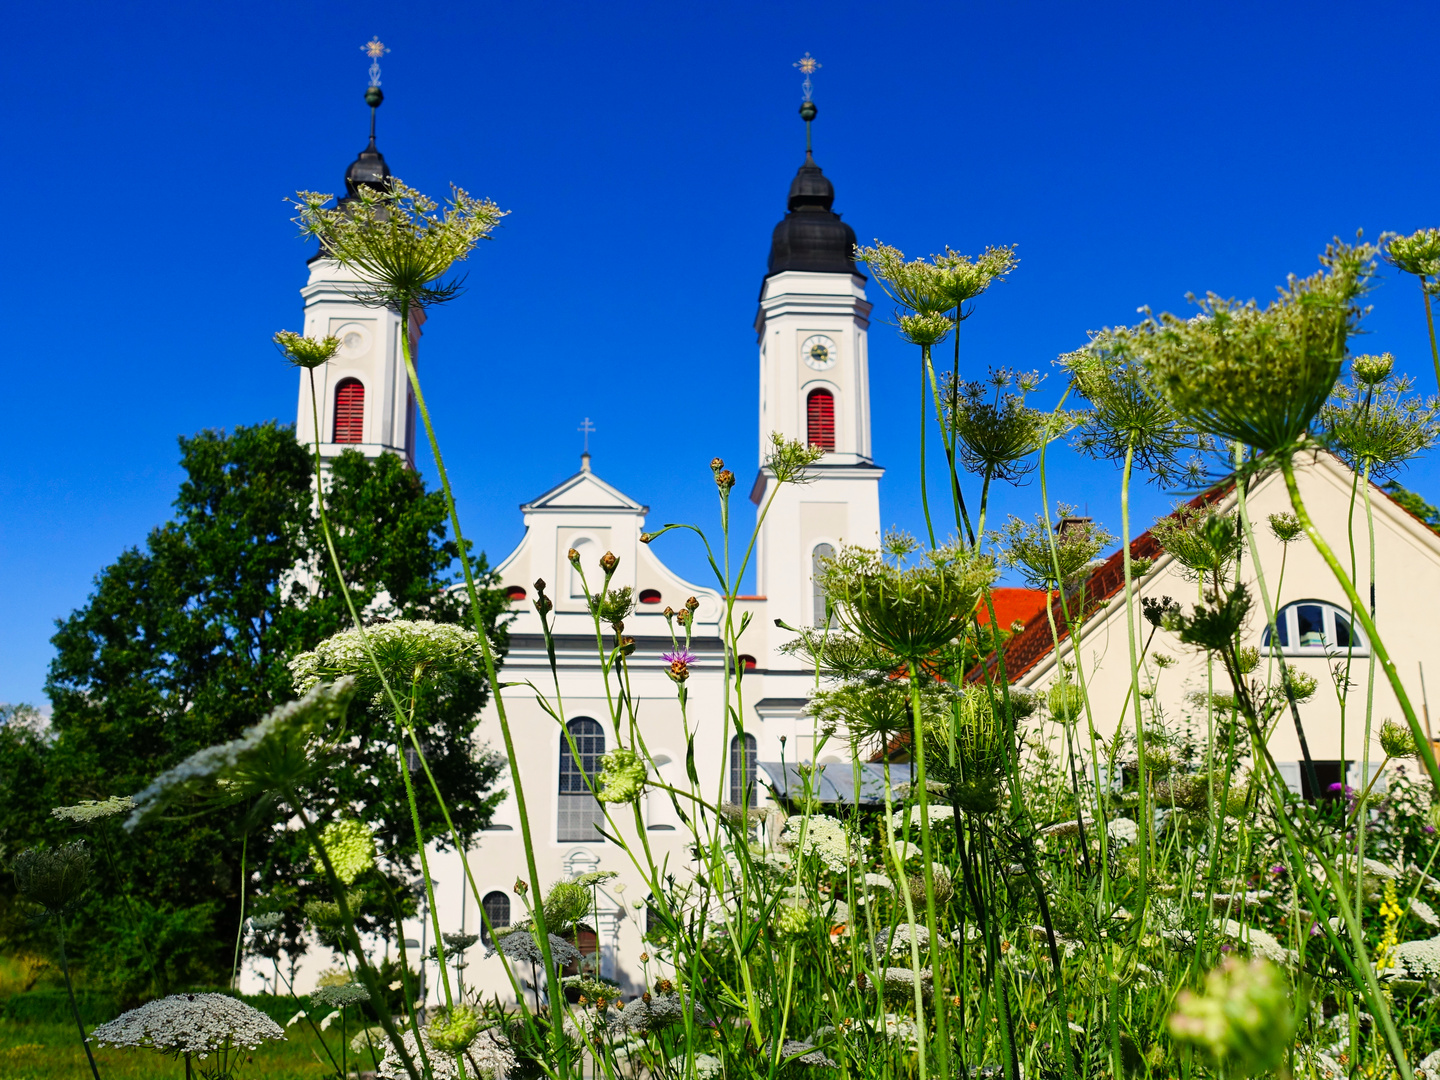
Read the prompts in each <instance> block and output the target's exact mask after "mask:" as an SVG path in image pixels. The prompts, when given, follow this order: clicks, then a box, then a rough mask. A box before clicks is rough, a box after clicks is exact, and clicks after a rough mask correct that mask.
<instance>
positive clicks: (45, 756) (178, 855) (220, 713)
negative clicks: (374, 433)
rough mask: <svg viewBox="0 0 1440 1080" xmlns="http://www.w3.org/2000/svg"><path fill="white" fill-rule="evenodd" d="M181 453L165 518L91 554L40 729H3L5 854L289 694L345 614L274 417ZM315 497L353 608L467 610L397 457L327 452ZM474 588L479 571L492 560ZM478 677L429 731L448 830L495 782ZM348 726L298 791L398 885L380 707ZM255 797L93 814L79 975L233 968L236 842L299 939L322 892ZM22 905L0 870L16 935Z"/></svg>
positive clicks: (394, 791) (115, 976) (191, 977)
mask: <svg viewBox="0 0 1440 1080" xmlns="http://www.w3.org/2000/svg"><path fill="white" fill-rule="evenodd" d="M180 449H181V465H182V467H183V468H184V470H185V474H186V479H185V481H184V482H183V483H182V484H181V487H180V492H179V495H178V497H177V499H176V501H175V504H174V505H175V515H174V517H173V519H172V520H171V521H169V522H167V523H166V524H164V525H162V526H160V527H159V528H157V529H155V530H154V531H153V532H152V533H151V534H150V536H149V537H148V539H147V540H146V543H145V547H144V549H143V550H141V549H138V548H132V549H130V550H128V551H125V552H123V553H122V554H121V555H120V557H119V558H118V559H117V560H116V561H115V562H114V563H113V564H112V565H110V566H108V567H106V568H105V569H104V570H102V571H101V572H100V574H99V575H98V576H97V577H96V579H95V589H94V592H93V594H92V595H91V597H90V599H89V600H88V602H87V603H86V604H85V606H84V607H82V608H80V609H79V610H77V611H75V612H73V613H72V614H71V615H70V616H69V617H68V618H65V619H62V620H59V622H58V624H57V626H58V630H57V632H56V634H55V636H54V638H53V639H52V640H53V642H54V645H55V648H56V653H57V655H56V657H55V659H54V661H53V662H52V664H51V669H50V675H49V679H48V681H47V684H46V690H47V693H48V694H49V696H50V700H51V702H52V704H53V708H54V711H53V714H52V716H51V718H50V722H49V725H48V726H47V727H43V728H41V727H39V726H37V725H36V724H35V723H34V722H26V723H15V722H14V721H13V720H12V722H10V723H3V724H0V789H4V788H6V787H8V786H9V785H12V784H19V785H20V786H22V787H23V789H24V797H23V798H13V799H6V800H5V803H4V805H3V806H0V840H3V842H4V844H5V845H6V848H7V849H8V850H9V851H11V852H13V851H15V850H18V848H19V847H21V846H24V845H26V844H34V843H43V842H49V843H55V842H60V841H62V840H63V839H66V838H69V837H70V836H71V835H72V834H73V829H74V826H71V825H66V824H62V823H60V822H57V821H54V820H53V819H52V818H50V817H49V810H50V808H51V807H55V806H61V805H70V804H74V803H77V802H79V801H81V800H85V799H104V798H106V797H108V796H112V795H128V794H133V793H135V792H137V791H139V790H140V789H141V788H143V787H144V786H145V785H146V784H147V783H148V782H149V781H150V780H151V779H152V778H153V777H154V776H156V775H157V774H158V773H160V772H161V771H163V770H164V769H166V768H168V767H169V766H171V765H173V764H175V763H176V762H177V761H179V760H181V759H183V758H184V757H185V756H186V755H188V754H190V753H193V752H194V751H195V750H198V749H200V748H203V747H205V746H207V745H210V744H213V743H216V742H220V741H222V740H226V739H231V738H234V737H235V736H237V735H238V734H239V733H240V732H241V731H242V730H243V729H244V728H245V727H246V726H248V725H250V724H252V723H254V722H255V721H256V720H258V719H259V718H260V717H261V716H262V715H264V713H265V712H266V711H267V710H269V709H270V708H272V707H273V706H274V705H276V704H279V703H281V702H283V701H286V700H289V699H290V698H292V697H294V696H296V695H295V694H294V692H293V691H292V688H291V681H290V672H289V671H288V669H287V668H286V663H287V661H288V660H289V659H290V658H291V657H293V656H294V655H295V654H297V653H299V652H302V651H304V650H306V649H309V648H312V647H314V645H315V644H316V643H317V642H319V641H320V640H322V639H323V638H325V637H327V636H328V635H330V634H332V633H334V632H336V631H338V630H341V629H344V628H346V627H347V626H348V625H349V616H348V614H347V612H346V605H345V602H344V597H343V595H342V594H341V593H340V591H339V587H338V584H337V582H336V581H335V578H334V575H333V573H332V572H330V571H329V569H328V568H329V565H330V563H329V560H328V558H326V557H325V556H324V546H323V544H324V541H323V538H322V536H321V534H320V531H319V528H318V523H317V521H316V518H315V515H314V512H313V504H314V495H313V483H312V476H313V474H312V471H311V469H312V461H311V458H310V457H309V455H308V453H307V451H306V449H305V448H304V447H302V446H300V445H299V444H298V443H296V441H295V437H294V433H293V431H292V430H291V429H290V428H288V427H284V426H280V425H278V424H275V423H273V422H272V423H268V424H262V425H257V426H254V427H241V428H237V429H236V430H235V431H234V432H233V433H225V432H221V431H206V432H202V433H200V434H198V435H196V436H194V437H192V438H182V439H181V440H180ZM326 502H327V507H328V510H329V513H330V520H331V522H332V526H333V528H334V531H335V534H336V544H337V547H338V549H339V555H340V561H341V565H343V566H344V567H346V573H347V575H348V577H347V581H346V587H347V588H348V589H349V590H350V592H351V595H352V597H353V599H354V601H355V604H356V606H357V608H358V609H359V610H361V611H363V612H365V613H366V617H367V618H372V619H377V620H378V619H383V618H425V619H433V620H435V621H439V622H462V621H468V620H469V614H468V611H467V605H468V601H467V599H466V597H465V594H464V593H463V592H461V591H459V590H454V589H452V588H450V586H451V585H452V577H451V574H450V569H449V568H450V566H451V563H452V561H453V560H454V559H455V557H456V555H457V554H458V552H457V549H456V546H455V544H454V543H453V542H452V541H449V540H447V539H446V524H445V516H446V510H445V504H444V500H443V498H442V497H441V496H440V495H439V494H438V493H436V492H431V491H427V490H426V488H425V486H424V483H423V482H422V480H421V478H420V477H419V476H418V475H417V474H416V473H415V472H414V471H413V470H410V469H407V468H406V467H405V466H404V465H403V463H402V462H401V461H400V459H399V458H398V457H396V456H394V455H388V454H387V455H382V456H380V457H378V458H366V457H365V456H363V455H361V454H359V453H357V452H354V451H347V452H346V453H344V454H342V455H341V456H340V457H339V458H337V459H335V461H334V462H333V466H332V468H331V470H330V474H329V478H328V484H327V500H326ZM478 561H479V563H480V565H481V566H482V568H483V566H484V561H483V557H482V558H481V559H480V560H478ZM485 582H486V584H487V586H489V585H491V584H493V583H492V582H491V579H490V577H489V575H488V573H487V574H486V575H485ZM480 595H481V597H482V603H483V604H484V605H485V608H486V610H485V615H486V622H487V624H488V625H490V626H491V627H492V628H495V629H494V631H493V639H494V641H495V643H496V645H497V647H498V648H499V649H500V650H501V651H502V652H503V649H504V646H505V637H504V630H503V626H502V625H497V624H498V623H500V622H502V620H501V615H502V613H503V611H504V609H505V600H504V598H503V595H502V594H501V593H500V592H499V591H498V590H495V589H494V588H488V587H487V589H486V590H485V591H484V592H483V593H481V594H480ZM488 690H489V688H488V686H486V684H485V681H484V679H483V677H481V676H478V675H477V676H473V677H469V678H468V679H466V680H462V681H461V683H460V684H459V685H458V686H456V687H454V688H453V689H452V690H451V692H450V693H449V694H448V695H447V696H446V698H445V699H444V700H443V701H440V702H438V703H436V705H435V707H434V708H432V709H431V711H430V713H429V715H428V716H427V720H428V723H427V725H426V727H425V729H424V741H425V747H426V756H427V759H428V760H429V762H430V765H431V768H432V769H433V770H434V772H435V773H436V778H437V780H438V781H439V782H440V783H441V784H442V785H444V788H443V790H445V792H446V795H447V799H448V800H449V805H450V809H451V815H452V818H453V820H454V822H455V825H456V827H457V829H458V830H459V831H460V833H461V834H462V836H472V835H474V834H475V833H476V832H478V831H479V830H480V829H482V828H484V826H485V825H486V824H487V823H488V821H489V817H490V814H491V812H492V811H493V808H494V806H495V805H496V804H497V803H498V802H499V800H500V798H501V797H502V795H501V794H498V793H496V794H492V793H491V791H490V789H491V788H492V787H493V786H494V782H495V780H496V778H497V777H498V775H499V771H500V761H499V759H498V758H497V757H496V756H495V755H494V754H492V753H491V752H489V751H488V750H486V749H477V748H476V746H475V744H474V732H475V728H476V725H477V723H478V717H479V712H480V709H481V707H482V706H483V705H484V703H485V700H486V697H487V694H488ZM4 719H5V718H3V717H0V721H3V720H4ZM350 735H351V738H350V740H349V743H348V746H349V751H348V752H349V756H350V760H349V761H348V762H347V767H346V768H343V769H336V770H332V771H331V773H330V774H329V775H328V776H327V777H325V778H324V780H323V781H322V782H321V783H320V784H319V785H318V786H317V788H316V789H315V790H313V791H311V792H308V793H307V795H308V800H307V801H308V802H309V803H310V805H311V806H313V807H314V808H315V810H316V812H317V814H319V816H321V817H322V818H324V817H327V816H330V815H334V814H338V813H342V812H343V813H344V814H345V815H346V816H353V817H357V818H359V819H361V820H363V821H366V822H367V823H369V824H371V825H372V826H373V827H374V828H375V830H376V833H377V839H378V840H379V841H380V846H381V850H382V851H383V852H385V853H386V855H387V856H388V858H387V860H386V863H385V869H386V872H387V875H388V876H389V877H390V878H391V880H392V885H393V886H395V887H397V891H398V892H399V893H400V894H401V895H402V897H403V896H407V895H408V892H409V891H410V889H411V887H412V885H413V882H414V876H415V875H414V866H413V861H414V840H413V834H412V833H411V832H410V829H409V819H408V814H407V812H406V811H405V809H404V787H403V782H402V780H401V778H400V776H399V774H398V764H397V756H396V754H397V751H396V746H397V739H396V733H395V730H394V723H393V718H392V717H391V716H390V715H389V714H388V713H386V712H385V711H384V710H381V709H378V708H369V707H366V706H365V705H364V704H362V703H357V705H356V707H355V708H353V709H352V710H351V720H350ZM17 778H18V779H17ZM421 809H422V813H424V815H425V826H426V832H427V835H429V836H431V837H433V838H434V839H435V840H436V842H437V843H440V844H444V843H445V839H446V837H445V832H444V829H443V819H442V818H441V816H440V813H439V811H438V809H436V808H435V807H434V805H433V800H422V805H421ZM267 811H268V808H267V807H237V808H236V809H235V811H234V812H233V813H231V814H226V815H213V814H212V815H208V816H206V817H202V818H190V819H181V820H172V821H164V822H160V823H157V824H155V825H153V826H150V825H147V826H146V827H144V828H142V829H139V830H137V831H136V832H134V833H133V834H130V833H126V832H125V831H124V830H123V829H122V828H121V827H120V822H121V820H122V819H121V818H112V819H109V820H104V821H98V822H95V823H93V824H91V825H89V826H87V829H88V830H89V831H90V832H91V834H92V836H93V838H94V840H95V843H96V846H97V848H98V849H99V850H100V856H101V857H100V859H99V860H98V867H99V871H100V873H99V874H98V877H99V878H100V879H101V880H102V881H103V883H104V884H103V887H100V888H97V889H95V890H94V891H93V893H92V895H91V896H90V898H89V899H88V900H87V901H86V902H85V903H84V904H83V905H82V906H81V907H80V909H79V910H78V912H77V915H76V927H75V936H74V941H75V952H76V955H77V957H79V958H80V959H81V960H82V962H84V963H86V965H87V973H88V977H89V978H90V979H91V980H92V981H94V982H99V983H104V984H109V985H112V986H114V987H116V988H117V989H119V990H120V991H121V992H122V993H124V994H125V995H126V996H134V995H138V994H141V993H145V992H149V991H165V990H169V989H171V988H173V987H176V986H180V985H184V984H187V983H198V982H212V983H213V982H215V981H217V980H218V981H224V980H226V979H228V977H229V973H230V966H231V960H232V956H233V948H234V942H235V933H236V929H237V924H238V920H239V904H240V889H241V875H240V857H241V850H242V839H243V840H244V843H245V847H246V863H247V872H246V877H247V879H248V881H249V884H248V885H247V887H246V888H247V892H248V893H249V894H250V896H251V897H252V899H253V897H254V895H255V893H256V891H261V892H265V893H267V894H269V895H271V896H274V897H283V898H285V902H286V915H287V918H286V921H285V923H284V924H283V926H282V927H281V929H280V930H279V931H278V933H277V934H276V935H274V936H273V937H272V940H278V941H279V942H280V943H282V944H283V945H284V946H285V947H286V949H287V951H292V952H293V951H294V950H295V949H297V948H299V947H300V946H299V938H300V933H301V925H300V911H299V905H300V904H301V903H302V902H303V901H304V900H305V899H307V898H309V897H315V896H324V893H323V891H317V886H315V885H314V884H312V883H311V881H310V877H311V874H310V867H309V863H308V854H307V852H308V845H306V844H305V843H304V841H303V839H301V838H299V837H298V835H297V834H294V833H292V832H289V831H287V830H286V829H285V828H284V827H283V823H281V822H278V821H276V820H274V816H273V815H268V814H267ZM246 837H248V839H245V838H246ZM407 845H408V846H407ZM382 891H383V890H382ZM325 898H327V899H328V896H326V897H325ZM23 914H24V905H23V904H20V903H18V902H17V900H16V898H15V895H14V892H13V884H12V883H11V882H10V881H9V880H8V879H6V880H4V881H3V883H0V934H3V936H4V938H5V939H6V940H7V941H9V942H10V943H12V944H26V945H27V946H28V945H31V944H32V942H31V941H29V939H30V938H31V937H32V936H33V934H34V931H33V930H32V929H30V928H29V926H28V923H27V921H26V920H25V919H24V918H22V916H23ZM33 944H35V945H37V946H38V945H40V944H42V943H41V942H40V941H38V940H37V941H35V942H33Z"/></svg>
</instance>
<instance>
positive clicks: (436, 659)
mask: <svg viewBox="0 0 1440 1080" xmlns="http://www.w3.org/2000/svg"><path fill="white" fill-rule="evenodd" d="M367 643H368V645H369V648H368V649H367V648H366V645H367ZM372 651H373V652H374V655H375V660H376V661H378V662H379V664H380V667H381V669H382V670H383V671H384V672H385V678H386V680H387V681H388V682H389V683H390V687H391V689H392V690H394V691H395V693H396V694H400V695H402V696H403V695H404V694H405V693H406V692H408V690H409V688H410V684H411V682H412V681H414V680H419V681H422V682H425V683H433V682H436V681H437V680H444V679H446V678H449V677H451V676H453V675H456V674H459V673H461V672H465V671H476V670H479V669H480V667H481V664H482V663H483V662H484V655H483V653H482V652H481V648H480V637H479V635H478V634H476V633H475V631H473V630H466V629H465V628H464V627H463V626H457V625H455V624H453V623H437V622H430V621H428V620H424V619H396V620H395V621H393V622H388V623H379V624H377V625H375V626H367V627H366V628H365V630H364V632H363V634H362V632H361V631H360V630H356V629H351V630H342V631H341V632H340V633H338V634H333V635H331V636H330V637H328V638H326V639H325V640H324V641H322V642H321V643H320V644H319V645H317V646H315V648H314V649H313V650H311V651H310V652H305V653H301V654H300V655H299V656H297V657H295V659H293V660H291V661H290V663H289V668H290V675H291V678H293V679H294V681H295V689H296V690H300V691H305V690H309V689H310V688H311V687H313V686H315V685H316V684H318V683H319V682H321V681H322V680H331V679H338V678H342V677H346V676H348V677H350V678H352V679H354V680H356V683H357V686H358V688H359V692H360V694H362V695H363V696H365V697H367V698H369V700H370V702H371V703H372V704H373V705H377V706H380V705H383V704H384V703H385V700H386V695H385V688H384V686H383V685H382V684H381V682H380V678H379V676H378V675H376V673H375V665H374V663H372V661H371V659H370V654H371V652H372Z"/></svg>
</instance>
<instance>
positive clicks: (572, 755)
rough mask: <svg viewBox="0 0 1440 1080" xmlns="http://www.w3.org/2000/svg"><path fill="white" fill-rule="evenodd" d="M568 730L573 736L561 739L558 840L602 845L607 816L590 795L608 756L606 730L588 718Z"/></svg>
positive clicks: (582, 718) (571, 722)
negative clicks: (604, 759)
mask: <svg viewBox="0 0 1440 1080" xmlns="http://www.w3.org/2000/svg"><path fill="white" fill-rule="evenodd" d="M565 727H566V729H567V730H568V731H569V733H570V737H569V738H565V737H564V736H563V735H562V736H561V738H560V793H559V799H560V802H559V807H558V810H559V813H558V815H557V821H556V824H557V828H556V839H557V840H562V841H563V840H580V841H592V842H599V841H601V840H603V839H604V837H602V836H601V835H600V833H599V831H598V827H599V826H601V825H604V823H605V815H604V813H603V812H602V811H601V808H600V802H599V800H598V799H596V798H595V796H594V795H592V794H591V792H590V784H593V783H594V782H595V780H596V777H598V776H599V774H600V759H601V758H602V757H604V756H605V731H604V729H602V728H601V727H600V725H599V724H598V723H596V722H595V721H594V720H592V719H590V717H588V716H577V717H576V718H575V719H574V720H571V721H570V723H568V724H566V725H565ZM572 741H573V743H574V748H573V749H572V748H571V743H572ZM587 777H588V778H589V783H587V782H586V778H587Z"/></svg>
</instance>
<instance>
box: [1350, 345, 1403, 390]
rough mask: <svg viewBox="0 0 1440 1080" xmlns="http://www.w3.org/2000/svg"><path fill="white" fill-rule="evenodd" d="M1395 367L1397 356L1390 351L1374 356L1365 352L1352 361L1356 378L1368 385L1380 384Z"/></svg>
mask: <svg viewBox="0 0 1440 1080" xmlns="http://www.w3.org/2000/svg"><path fill="white" fill-rule="evenodd" d="M1394 368H1395V357H1394V356H1393V355H1391V354H1390V353H1388V352H1387V353H1381V354H1380V355H1379V356H1373V355H1371V354H1370V353H1365V354H1364V355H1362V356H1357V357H1355V359H1354V360H1352V361H1350V370H1351V372H1352V373H1353V374H1354V375H1355V378H1356V379H1357V380H1358V381H1360V382H1361V383H1364V384H1365V385H1366V386H1379V385H1380V384H1381V383H1382V382H1384V381H1385V380H1386V379H1387V378H1389V377H1390V372H1391V371H1393V370H1394Z"/></svg>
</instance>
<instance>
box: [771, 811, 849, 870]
mask: <svg viewBox="0 0 1440 1080" xmlns="http://www.w3.org/2000/svg"><path fill="white" fill-rule="evenodd" d="M780 842H781V843H782V844H785V845H787V846H790V847H798V848H799V850H800V853H801V854H802V855H814V856H816V857H817V858H818V859H819V860H820V862H821V863H822V864H824V866H825V869H827V870H829V871H830V872H831V873H835V874H843V873H844V872H845V870H846V868H847V867H850V866H853V865H855V864H856V863H857V862H859V861H860V858H861V856H862V854H863V849H864V845H863V842H862V841H860V840H859V839H857V838H853V837H851V836H850V834H849V833H848V832H847V831H846V829H845V826H844V824H843V823H842V822H839V821H837V820H836V819H835V818H832V817H827V816H825V815H824V814H813V815H810V816H809V817H802V816H800V815H796V816H794V817H790V818H787V819H786V821H785V827H784V828H783V829H782V830H781V831H780Z"/></svg>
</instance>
